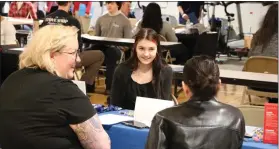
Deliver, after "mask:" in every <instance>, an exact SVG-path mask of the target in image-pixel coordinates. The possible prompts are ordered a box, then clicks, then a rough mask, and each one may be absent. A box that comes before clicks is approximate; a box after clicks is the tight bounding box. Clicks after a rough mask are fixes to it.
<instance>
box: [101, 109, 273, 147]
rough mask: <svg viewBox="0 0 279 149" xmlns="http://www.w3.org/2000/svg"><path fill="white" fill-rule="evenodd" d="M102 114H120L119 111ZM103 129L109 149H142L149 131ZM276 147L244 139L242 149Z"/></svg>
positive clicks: (118, 127) (120, 125) (119, 127)
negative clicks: (107, 138)
mask: <svg viewBox="0 0 279 149" xmlns="http://www.w3.org/2000/svg"><path fill="white" fill-rule="evenodd" d="M102 114H120V112H119V111H113V112H107V113H102ZM104 129H105V130H106V132H107V133H108V135H109V136H110V139H111V149H144V146H145V143H146V140H147V136H148V132H149V129H136V128H133V127H129V126H126V125H123V124H115V125H112V126H105V125H104ZM277 148H278V146H277V145H271V144H263V143H261V142H254V141H253V140H252V139H245V141H244V142H243V145H242V149H277Z"/></svg>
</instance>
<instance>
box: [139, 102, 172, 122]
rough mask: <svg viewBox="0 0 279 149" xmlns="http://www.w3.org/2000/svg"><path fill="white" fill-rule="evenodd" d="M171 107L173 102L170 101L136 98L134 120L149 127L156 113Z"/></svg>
mask: <svg viewBox="0 0 279 149" xmlns="http://www.w3.org/2000/svg"><path fill="white" fill-rule="evenodd" d="M172 106H174V102H173V101H171V100H161V99H154V98H145V97H137V99H136V106H135V111H134V120H135V121H138V122H141V123H144V124H145V125H147V126H149V127H150V126H151V122H152V119H153V117H154V116H155V115H156V113H157V112H159V111H161V110H164V109H166V108H169V107H172Z"/></svg>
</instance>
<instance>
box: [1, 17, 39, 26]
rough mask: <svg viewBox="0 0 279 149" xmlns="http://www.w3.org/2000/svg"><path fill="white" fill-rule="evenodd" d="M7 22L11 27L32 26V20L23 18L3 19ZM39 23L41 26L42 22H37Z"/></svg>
mask: <svg viewBox="0 0 279 149" xmlns="http://www.w3.org/2000/svg"><path fill="white" fill-rule="evenodd" d="M5 19H7V20H8V21H9V22H11V23H12V24H13V25H33V22H34V20H33V19H25V18H13V17H5ZM39 23H40V24H42V23H43V20H39Z"/></svg>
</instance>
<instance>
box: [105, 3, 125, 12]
mask: <svg viewBox="0 0 279 149" xmlns="http://www.w3.org/2000/svg"><path fill="white" fill-rule="evenodd" d="M109 3H116V5H117V6H118V10H120V9H121V6H122V2H120V1H107V2H106V4H109Z"/></svg>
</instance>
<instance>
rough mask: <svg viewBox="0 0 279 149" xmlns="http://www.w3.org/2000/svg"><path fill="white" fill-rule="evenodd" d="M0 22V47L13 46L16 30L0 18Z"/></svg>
mask: <svg viewBox="0 0 279 149" xmlns="http://www.w3.org/2000/svg"><path fill="white" fill-rule="evenodd" d="M0 21H1V26H0V28H1V45H15V44H17V43H16V29H15V27H14V26H13V24H12V23H11V22H9V21H8V20H7V19H5V18H4V17H3V16H0Z"/></svg>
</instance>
